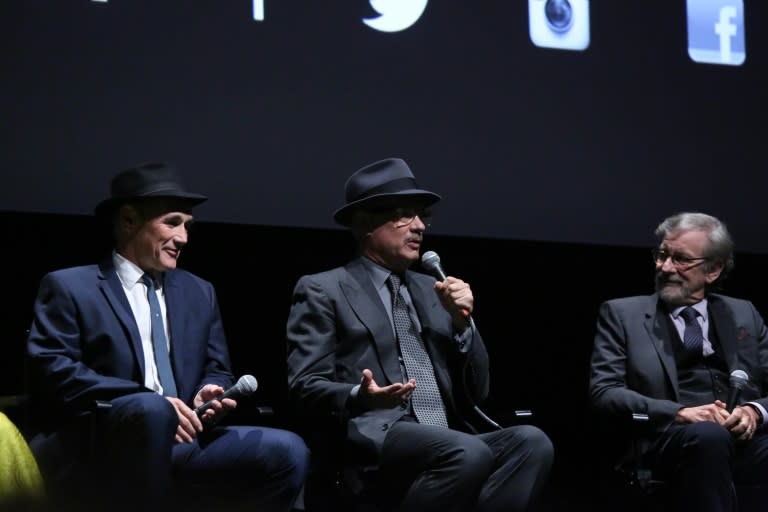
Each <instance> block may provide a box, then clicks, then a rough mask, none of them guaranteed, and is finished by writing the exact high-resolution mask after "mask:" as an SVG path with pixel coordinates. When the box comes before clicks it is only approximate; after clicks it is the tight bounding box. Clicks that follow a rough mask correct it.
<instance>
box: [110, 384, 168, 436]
mask: <svg viewBox="0 0 768 512" xmlns="http://www.w3.org/2000/svg"><path fill="white" fill-rule="evenodd" d="M109 415H110V417H112V418H113V419H118V420H119V421H121V422H126V423H127V424H130V425H131V426H132V428H137V427H138V428H141V427H142V426H143V427H144V428H146V429H147V430H150V431H165V432H170V433H171V434H170V435H171V436H172V435H173V433H175V432H176V428H177V427H178V425H179V416H178V414H177V413H176V409H175V408H174V407H173V404H171V402H169V401H168V400H166V398H165V397H163V396H160V395H158V394H157V393H136V394H133V395H128V396H124V397H120V398H117V399H115V400H114V401H113V402H112V410H111V411H110V413H109Z"/></svg>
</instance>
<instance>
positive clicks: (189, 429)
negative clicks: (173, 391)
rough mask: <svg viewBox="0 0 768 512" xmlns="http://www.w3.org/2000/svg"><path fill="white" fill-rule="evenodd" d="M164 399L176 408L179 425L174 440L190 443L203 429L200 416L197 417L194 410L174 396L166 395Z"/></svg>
mask: <svg viewBox="0 0 768 512" xmlns="http://www.w3.org/2000/svg"><path fill="white" fill-rule="evenodd" d="M165 399H166V400H168V401H169V402H171V404H172V405H173V408H174V409H176V414H177V415H178V416H179V426H178V427H177V428H176V442H177V443H191V442H192V440H193V439H194V438H196V437H197V434H199V433H200V432H202V431H203V424H202V422H201V421H200V418H198V417H197V414H195V411H193V410H192V409H190V408H189V407H187V404H185V403H184V402H182V401H181V400H180V399H178V398H176V397H175V396H167V397H165Z"/></svg>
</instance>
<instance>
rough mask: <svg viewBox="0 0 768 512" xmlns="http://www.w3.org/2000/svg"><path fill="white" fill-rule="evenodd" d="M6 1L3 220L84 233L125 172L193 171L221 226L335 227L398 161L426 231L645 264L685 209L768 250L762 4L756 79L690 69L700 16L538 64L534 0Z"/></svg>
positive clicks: (747, 66)
mask: <svg viewBox="0 0 768 512" xmlns="http://www.w3.org/2000/svg"><path fill="white" fill-rule="evenodd" d="M264 3H265V20H264V21H263V22H257V21H254V20H253V19H252V15H251V0H227V1H226V2H222V1H214V0H205V1H187V0H167V1H164V2H157V1H156V0H131V1H127V0H109V2H106V3H101V2H93V1H89V0H65V1H59V2H52V1H51V0H6V1H3V2H2V3H0V56H2V63H3V67H2V80H0V112H2V115H1V116H0V119H2V122H0V169H2V173H0V209H5V210H14V211H45V212H54V213H73V214H87V213H90V211H91V207H92V205H94V204H96V202H98V201H99V200H100V199H101V198H102V197H103V195H104V194H105V190H106V189H105V183H106V180H107V178H108V176H110V175H111V174H112V173H113V172H114V171H115V170H117V169H121V168H125V167H130V166H133V165H135V164H136V163H139V162H143V161H147V160H166V161H170V162H172V163H175V164H177V165H178V167H179V168H180V169H182V170H183V172H184V173H185V176H187V183H188V185H189V186H190V188H192V189H197V190H201V191H205V192H206V193H208V194H210V196H211V197H212V198H214V199H215V200H212V201H210V202H209V203H207V204H205V205H203V206H202V207H201V209H200V211H199V215H200V216H201V217H202V218H205V219H206V220H212V221H217V222H234V223H245V224H260V225H273V226H288V227H290V226H304V227H312V228H333V227H334V226H333V223H332V219H331V217H330V215H329V212H331V211H333V210H334V209H335V208H337V207H339V206H340V204H341V201H342V196H341V190H342V185H343V183H344V180H345V179H346V178H347V176H349V174H350V173H351V172H352V171H354V170H355V169H357V168H359V167H362V166H363V165H365V164H367V163H369V162H372V161H374V160H378V159H381V158H386V157H390V156H399V157H402V158H404V159H406V161H408V162H409V164H410V165H411V166H412V168H413V170H414V172H415V173H416V176H417V177H418V179H419V180H420V181H421V182H422V183H423V184H425V185H429V186H430V187H431V188H432V189H434V190H435V191H436V192H439V193H441V194H442V195H443V196H444V197H445V199H446V201H445V203H444V204H442V205H441V206H440V208H439V209H438V211H437V214H438V215H439V216H440V222H438V223H436V224H435V226H434V230H433V232H434V233H439V234H448V235H458V236H482V237H493V238H505V239H506V238H511V239H517V240H541V241H564V242H570V243H593V244H607V245H616V244H621V245H630V246H639V245H644V244H646V243H647V239H646V233H647V230H648V226H650V225H654V223H655V222H657V220H658V219H659V217H661V216H664V215H666V214H667V213H670V212H673V211H676V210H692V209H694V210H704V211H708V212H710V213H712V214H714V215H717V216H719V217H722V218H723V219H725V220H726V221H727V222H728V223H729V225H730V226H731V228H732V230H733V232H734V235H735V236H736V238H737V239H738V240H739V244H740V247H741V248H742V249H743V250H750V251H759V252H768V239H766V238H765V237H763V236H762V234H763V232H765V231H766V229H767V228H768V217H766V216H762V215H755V214H754V206H755V205H758V204H761V202H762V198H763V191H764V190H766V189H768V174H766V173H765V172H764V165H763V159H762V154H763V145H764V141H763V139H764V132H765V130H764V129H762V128H761V127H763V126H764V124H765V122H764V116H765V112H768V97H767V96H766V94H765V91H766V90H768V73H765V69H766V49H768V44H766V35H765V34H766V31H765V30H761V28H762V27H764V26H765V25H766V24H768V4H767V3H766V2H762V1H759V0H752V1H749V0H747V1H746V2H745V4H746V5H745V6H744V11H745V25H746V27H745V34H746V40H747V57H746V61H745V62H744V64H743V65H741V66H719V65H707V64H700V63H696V62H693V61H692V60H691V59H690V58H689V57H688V53H687V35H686V27H687V25H686V2H685V1H684V0H677V1H669V0H645V1H643V2H611V1H606V0H593V1H592V2H591V3H590V6H591V8H590V25H591V43H590V46H589V47H588V48H587V49H586V50H585V51H565V50H555V49H547V48H539V47H537V46H535V45H534V44H533V43H532V42H531V41H530V38H529V30H528V12H529V11H528V2H527V1H525V0H516V1H509V0H475V1H469V0H452V1H439V2H438V1H437V0H432V1H431V2H429V3H428V4H427V7H426V10H425V11H424V13H423V15H422V17H421V18H420V19H419V20H418V21H417V22H416V23H415V24H414V25H412V26H411V27H410V28H408V29H406V30H404V31H401V32H395V33H384V32H378V31H376V30H373V29H371V28H369V27H367V26H366V25H365V24H364V23H363V22H362V21H361V19H362V18H363V17H369V16H373V15H374V14H375V13H374V11H373V10H372V9H371V7H370V6H369V4H368V1H367V0H335V1H333V2H316V1H308V0H264Z"/></svg>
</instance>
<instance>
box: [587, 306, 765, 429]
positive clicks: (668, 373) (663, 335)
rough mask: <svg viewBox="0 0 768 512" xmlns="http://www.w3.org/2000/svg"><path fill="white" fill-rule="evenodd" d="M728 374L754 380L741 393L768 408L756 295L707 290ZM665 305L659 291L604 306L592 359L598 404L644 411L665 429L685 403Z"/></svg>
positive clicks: (627, 413) (612, 410)
mask: <svg viewBox="0 0 768 512" xmlns="http://www.w3.org/2000/svg"><path fill="white" fill-rule="evenodd" d="M707 300H708V308H709V315H710V319H711V320H712V322H713V324H714V327H715V329H716V334H717V338H718V339H719V342H720V347H721V349H722V353H723V357H724V359H725V362H726V364H727V366H728V373H730V372H732V371H733V370H736V369H741V370H744V371H745V372H747V374H748V375H749V384H748V386H747V387H746V388H745V389H744V390H743V392H742V393H741V400H742V402H743V401H755V402H758V403H759V404H761V405H762V406H763V407H765V408H766V409H768V397H766V395H767V394H768V330H766V326H765V323H764V322H763V319H762V318H761V316H760V314H759V313H758V312H757V310H756V309H755V307H754V306H753V305H752V303H751V302H748V301H746V300H741V299H735V298H732V297H727V296H724V295H718V294H710V295H708V297H707ZM666 322H667V320H666V318H665V313H664V309H663V308H660V307H659V297H658V295H657V294H654V295H648V296H637V297H627V298H621V299H614V300H609V301H607V302H604V303H603V304H602V305H601V306H600V313H599V316H598V321H597V334H596V336H595V343H594V349H593V352H592V362H591V380H590V394H591V399H592V404H593V406H594V407H595V408H596V409H597V410H598V411H599V412H602V413H605V414H607V415H608V416H609V417H614V418H626V419H629V418H630V417H631V414H632V413H646V414H648V416H649V419H650V423H651V425H652V427H653V429H654V430H655V431H656V432H657V433H658V432H662V431H663V430H664V429H666V428H667V426H669V424H671V423H672V421H673V420H674V417H675V414H676V413H677V411H678V410H679V409H681V408H682V407H683V404H681V403H679V395H680V390H679V388H678V382H677V381H678V378H677V367H676V364H675V356H674V348H673V343H679V340H678V339H677V336H675V335H674V333H670V330H669V329H668V326H667V323H666Z"/></svg>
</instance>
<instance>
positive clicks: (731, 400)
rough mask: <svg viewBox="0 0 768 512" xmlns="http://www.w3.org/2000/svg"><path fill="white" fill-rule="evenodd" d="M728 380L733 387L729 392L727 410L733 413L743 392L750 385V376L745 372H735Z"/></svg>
mask: <svg viewBox="0 0 768 512" xmlns="http://www.w3.org/2000/svg"><path fill="white" fill-rule="evenodd" d="M728 380H729V381H730V383H731V385H730V389H729V391H728V401H727V402H726V404H725V408H726V410H727V411H728V412H733V409H734V408H735V407H736V405H738V401H739V398H740V395H741V390H742V389H744V386H746V385H747V384H748V383H749V375H747V372H745V371H744V370H733V372H731V376H730V377H729V378H728Z"/></svg>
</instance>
